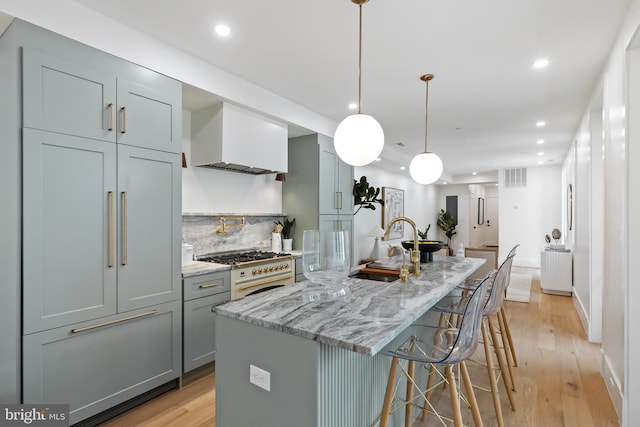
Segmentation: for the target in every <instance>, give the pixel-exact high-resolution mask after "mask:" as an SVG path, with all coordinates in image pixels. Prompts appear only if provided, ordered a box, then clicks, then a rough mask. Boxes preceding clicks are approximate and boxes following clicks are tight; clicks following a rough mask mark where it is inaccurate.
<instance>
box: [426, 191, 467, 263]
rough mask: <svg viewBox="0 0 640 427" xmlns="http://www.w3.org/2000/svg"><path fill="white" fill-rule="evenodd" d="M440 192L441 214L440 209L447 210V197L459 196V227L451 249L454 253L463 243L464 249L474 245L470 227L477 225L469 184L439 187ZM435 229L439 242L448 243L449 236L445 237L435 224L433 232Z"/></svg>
mask: <svg viewBox="0 0 640 427" xmlns="http://www.w3.org/2000/svg"><path fill="white" fill-rule="evenodd" d="M438 190H439V196H438V202H439V207H438V212H440V209H445V208H446V203H447V196H458V225H457V226H456V234H455V235H454V236H453V238H452V239H451V247H452V248H453V250H454V251H457V250H458V246H459V245H460V243H462V244H463V245H464V247H467V246H470V245H471V244H472V243H471V238H470V227H472V226H473V224H475V222H476V218H475V217H473V215H471V214H470V212H471V210H472V209H471V206H470V199H469V184H456V185H441V186H439V187H438ZM474 203H476V201H474ZM434 227H435V229H436V230H437V233H438V234H437V236H438V240H442V241H443V242H447V236H445V234H444V232H443V231H442V230H440V229H439V228H437V224H436V223H434V224H433V226H432V230H433V228H434Z"/></svg>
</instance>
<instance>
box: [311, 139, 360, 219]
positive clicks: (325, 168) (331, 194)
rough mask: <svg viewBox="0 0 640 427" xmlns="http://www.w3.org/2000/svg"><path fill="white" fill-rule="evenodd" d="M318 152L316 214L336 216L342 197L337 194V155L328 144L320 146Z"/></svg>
mask: <svg viewBox="0 0 640 427" xmlns="http://www.w3.org/2000/svg"><path fill="white" fill-rule="evenodd" d="M319 150H320V153H319V162H320V168H319V169H320V170H319V173H320V176H319V181H318V198H319V205H318V213H319V214H321V215H325V214H326V215H331V214H337V213H338V210H339V208H340V205H341V203H343V199H342V197H341V196H344V195H340V194H339V193H338V169H337V167H338V155H337V154H336V153H335V151H333V147H332V146H330V145H329V144H320V146H319ZM349 194H351V193H349ZM352 210H353V209H352Z"/></svg>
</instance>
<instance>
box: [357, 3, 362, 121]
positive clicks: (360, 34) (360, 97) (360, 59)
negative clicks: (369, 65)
mask: <svg viewBox="0 0 640 427" xmlns="http://www.w3.org/2000/svg"><path fill="white" fill-rule="evenodd" d="M358 7H359V8H360V28H359V31H358V114H360V104H362V3H360V4H359V5H358Z"/></svg>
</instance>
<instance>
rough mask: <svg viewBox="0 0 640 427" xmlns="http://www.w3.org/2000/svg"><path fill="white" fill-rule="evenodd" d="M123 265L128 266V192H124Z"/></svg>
mask: <svg viewBox="0 0 640 427" xmlns="http://www.w3.org/2000/svg"><path fill="white" fill-rule="evenodd" d="M122 265H127V192H126V191H123V192H122Z"/></svg>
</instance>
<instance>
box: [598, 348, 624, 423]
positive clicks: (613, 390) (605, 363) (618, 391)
mask: <svg viewBox="0 0 640 427" xmlns="http://www.w3.org/2000/svg"><path fill="white" fill-rule="evenodd" d="M601 371H602V377H603V379H604V384H605V386H606V387H607V391H608V392H609V397H610V398H611V402H612V403H613V407H614V408H615V410H616V414H617V415H618V421H619V420H621V419H622V401H623V399H624V394H623V392H622V387H621V386H620V381H619V380H618V379H617V378H616V376H615V374H614V372H613V369H611V364H610V363H609V359H607V356H606V355H605V354H604V353H602V369H601Z"/></svg>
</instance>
